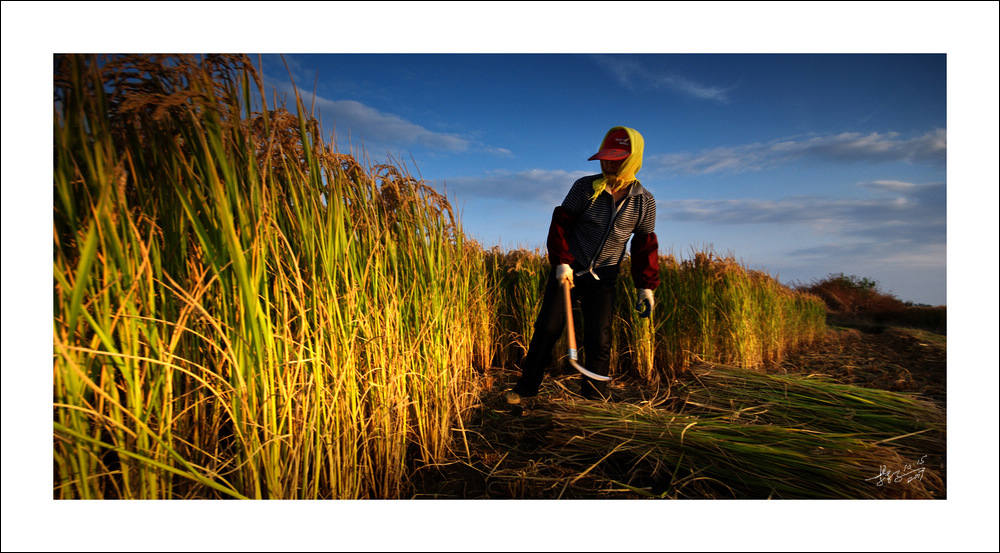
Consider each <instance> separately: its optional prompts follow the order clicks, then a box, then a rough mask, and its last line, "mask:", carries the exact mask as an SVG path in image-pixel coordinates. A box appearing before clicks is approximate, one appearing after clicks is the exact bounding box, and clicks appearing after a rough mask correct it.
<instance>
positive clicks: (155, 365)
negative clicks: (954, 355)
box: [52, 55, 943, 499]
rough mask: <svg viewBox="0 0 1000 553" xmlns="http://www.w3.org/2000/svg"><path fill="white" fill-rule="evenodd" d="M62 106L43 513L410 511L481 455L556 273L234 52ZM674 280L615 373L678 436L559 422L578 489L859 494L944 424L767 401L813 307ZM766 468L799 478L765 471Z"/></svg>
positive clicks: (819, 313) (736, 279)
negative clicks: (49, 485)
mask: <svg viewBox="0 0 1000 553" xmlns="http://www.w3.org/2000/svg"><path fill="white" fill-rule="evenodd" d="M54 84H55V90H56V101H55V103H54V108H55V109H54V112H55V113H54V158H53V163H54V165H53V174H54V179H53V180H54V188H53V191H54V205H53V285H54V286H53V299H54V306H55V308H54V313H53V380H52V384H53V497H54V498H56V499H112V498H127V499H195V498H198V499H201V498H204V499H216V498H218V499H221V498H238V499H278V498H280V499H364V498H403V497H410V496H411V495H412V490H413V478H414V475H415V474H417V473H418V472H419V471H420V470H421V469H422V468H424V467H429V466H434V465H437V464H440V463H444V462H446V461H447V460H449V459H452V458H453V457H454V456H455V455H456V454H461V453H463V452H464V453H465V454H466V455H467V456H468V454H469V448H470V438H469V436H470V433H469V432H468V431H467V428H468V426H469V423H470V417H471V416H472V413H473V409H472V408H473V406H474V405H477V404H478V402H479V398H480V397H481V395H482V394H483V393H484V389H485V384H484V383H487V382H489V379H490V378H491V375H492V374H494V373H495V372H496V371H497V370H498V369H508V370H509V369H510V368H511V367H515V366H516V363H517V362H518V361H519V359H520V357H521V356H522V355H523V353H524V350H525V348H526V347H527V344H528V342H529V341H530V338H531V331H532V324H533V322H534V316H535V314H536V313H537V310H538V309H539V304H540V299H541V294H542V290H543V289H544V283H545V280H546V278H547V277H548V263H547V261H546V260H545V257H544V255H543V254H542V252H538V251H535V252H528V251H521V250H516V251H507V252H504V251H499V250H497V249H495V248H494V249H484V248H483V247H482V246H481V245H479V244H477V243H474V242H472V241H470V240H468V239H467V238H466V237H465V235H464V233H463V231H462V224H461V221H460V220H459V219H458V218H457V217H456V216H455V214H454V213H453V211H452V209H451V206H450V204H449V202H448V199H447V198H445V197H443V196H441V195H440V194H439V193H437V192H436V191H435V190H434V189H433V188H432V187H430V186H428V185H427V184H426V183H425V182H424V181H422V180H420V179H417V178H414V177H413V176H411V173H410V170H409V169H408V168H407V167H406V166H405V165H404V164H402V163H398V162H397V161H396V160H391V159H390V160H388V162H386V163H372V162H370V161H369V160H368V159H367V157H366V156H365V154H364V153H363V152H349V153H342V152H340V151H339V150H338V149H337V147H336V144H331V143H327V142H325V141H324V139H323V137H322V135H321V132H320V127H319V123H318V121H316V120H315V119H314V118H313V117H312V116H311V115H310V108H309V107H308V106H305V105H303V104H302V102H301V101H299V100H298V99H297V98H296V99H295V105H293V106H290V107H289V106H284V105H280V104H278V103H277V99H276V98H269V97H268V96H267V94H266V93H265V90H264V88H263V86H262V84H261V81H260V79H259V78H258V76H257V72H256V70H255V68H254V66H253V64H252V63H251V61H250V60H249V59H248V58H246V57H245V56H223V55H215V56H205V57H194V56H171V57H169V58H168V57H158V56H144V57H140V56H120V57H116V58H112V59H107V60H100V59H98V58H97V57H92V56H75V55H73V56H57V57H56V72H55V83H54ZM661 261H662V263H661V265H662V266H661V279H662V284H661V285H660V287H659V288H658V289H657V290H656V309H655V311H654V315H653V317H651V318H650V319H639V318H637V317H636V315H635V311H634V310H633V309H632V305H633V304H634V299H635V298H634V294H635V290H634V289H633V288H632V286H631V285H630V284H629V285H626V286H622V287H620V297H619V301H618V305H619V309H618V314H617V315H616V319H615V323H614V332H615V342H614V346H613V352H612V367H613V374H614V375H616V376H619V377H622V378H630V379H634V380H635V382H637V383H640V384H643V385H649V386H658V387H663V389H666V390H671V391H672V393H674V395H675V396H677V397H680V396H681V395H682V394H683V395H684V397H686V398H687V399H686V402H685V403H684V404H683V405H681V404H678V405H679V406H680V407H682V408H683V409H682V411H683V412H676V413H668V412H664V411H663V409H662V408H660V409H659V410H655V411H650V410H649V409H645V408H639V407H637V406H630V405H619V404H615V405H611V404H609V405H603V406H600V405H582V404H581V405H577V404H576V403H573V402H568V403H566V404H565V405H563V406H561V407H560V406H556V407H554V408H553V410H551V411H546V413H547V414H546V415H545V416H546V420H547V421H548V422H547V423H546V424H549V425H550V426H551V428H552V433H551V434H550V436H549V439H551V440H552V443H553V444H563V445H562V446H560V447H557V448H556V449H558V451H560V452H561V453H558V455H563V456H565V457H566V458H567V462H568V463H569V465H570V466H572V462H571V461H573V460H580V459H590V458H591V457H592V456H593V455H595V454H596V455H597V458H598V459H600V458H601V457H602V456H604V455H608V454H609V452H612V451H613V452H615V454H616V455H617V454H620V453H623V452H626V451H628V452H631V453H630V455H634V456H637V458H636V459H634V460H633V461H630V462H634V463H637V464H636V466H643V467H645V468H643V469H642V470H643V471H645V473H648V475H649V477H650V478H654V479H656V478H661V477H662V476H663V474H665V473H663V472H662V471H663V470H664V467H667V466H670V467H672V468H671V470H672V471H673V472H671V473H670V474H671V475H672V476H671V478H674V479H676V478H681V477H683V478H687V479H689V480H686V481H685V482H688V481H690V482H694V480H691V479H701V478H702V477H700V476H693V475H696V474H702V472H704V474H705V475H707V476H705V478H707V479H711V481H712V482H715V483H721V484H718V485H715V484H713V485H712V486H708V485H707V484H706V485H702V484H697V485H695V484H692V485H690V486H687V487H686V488H685V489H686V490H697V491H698V493H705V494H709V493H721V492H719V489H721V488H719V487H718V486H719V485H722V486H723V487H725V486H729V488H727V489H730V488H732V487H733V486H734V484H726V482H727V479H730V478H735V479H736V480H738V481H739V482H742V483H744V484H746V485H747V486H749V492H747V493H751V494H753V493H764V492H763V491H762V490H763V489H764V488H765V487H766V486H764V485H763V484H761V482H762V481H763V480H768V481H771V482H774V481H778V482H785V483H787V486H786V487H784V488H782V489H779V490H777V491H775V490H774V489H771V492H773V493H776V494H778V495H781V494H785V495H786V496H796V497H797V495H796V493H793V490H795V489H797V488H795V486H796V485H801V482H800V481H794V480H792V476H791V473H784V472H780V470H782V469H781V467H782V466H784V467H787V468H788V470H789V471H793V470H797V469H798V468H801V464H802V463H808V462H809V461H808V459H809V458H808V455H807V453H808V452H809V451H819V450H818V449H816V448H822V449H823V450H825V451H830V452H831V454H830V455H828V456H824V457H822V460H823V462H824V463H827V464H826V465H824V467H825V468H830V469H831V470H832V471H833V473H835V474H842V475H843V478H844V479H845V480H850V481H853V480H852V479H855V477H856V476H857V475H858V474H857V472H856V471H854V472H852V470H854V469H852V468H851V467H852V466H854V465H856V464H858V463H861V462H868V461H871V460H873V459H890V458H891V459H898V457H892V455H898V453H896V450H895V449H893V447H894V446H895V445H896V444H895V443H892V440H893V439H897V443H900V444H902V443H903V442H904V441H905V442H907V443H912V444H915V445H916V446H918V447H919V446H921V445H924V444H922V443H921V442H920V441H919V440H920V439H922V437H923V438H926V436H924V435H923V432H924V431H925V430H927V429H931V430H934V429H938V428H939V427H940V426H941V425H943V418H942V417H941V416H940V414H939V413H938V412H936V411H935V409H934V407H933V406H931V405H924V404H922V403H919V402H917V403H915V401H917V400H911V399H910V398H903V397H901V396H898V395H893V394H888V393H886V394H875V393H874V392H869V391H864V390H863V389H857V388H856V387H847V388H844V387H838V386H837V385H834V384H832V383H829V382H824V381H819V380H803V379H786V380H780V379H778V380H776V379H773V378H770V377H766V376H765V375H764V374H763V367H765V366H766V365H768V364H771V363H774V362H776V361H779V360H781V359H782V358H783V356H785V355H786V354H787V353H788V352H790V351H794V350H796V349H799V348H802V347H806V346H808V345H809V344H811V343H812V342H814V341H815V340H817V339H819V338H820V337H822V336H823V334H824V332H825V331H826V326H825V308H824V305H823V302H822V301H821V300H820V299H818V298H816V297H815V296H811V295H809V294H806V293H803V292H797V291H793V290H790V289H789V288H787V287H785V286H783V285H781V284H779V283H778V282H777V281H776V280H774V279H773V278H771V277H770V276H768V275H766V274H764V273H760V272H756V271H751V270H748V269H746V268H744V267H742V266H741V265H740V264H739V263H737V262H736V261H735V260H734V259H733V258H732V257H729V256H725V257H720V256H718V255H717V254H715V253H714V252H711V251H696V252H692V256H691V258H690V259H687V260H678V259H675V257H674V256H673V255H664V256H663V257H662V258H661ZM623 274H628V273H627V270H626V271H623ZM558 347H560V346H558V345H557V348H558ZM563 349H565V348H563ZM582 354H583V355H584V356H585V355H586V352H585V351H583V352H582ZM704 362H710V363H716V364H721V365H725V366H727V367H729V368H727V369H721V370H719V371H715V372H712V373H711V374H701V373H698V372H697V371H695V370H694V368H695V367H697V366H700V364H701V363H704ZM692 377H694V378H692ZM694 383H699V384H700V385H695V384H694ZM844 402H846V403H844ZM848 409H849V410H851V412H852V413H854V414H856V415H857V416H855V417H853V419H852V420H853V421H855V422H854V423H848V422H845V421H844V420H843V419H844V417H842V416H839V415H842V414H843V412H845V411H844V410H848ZM751 412H752V413H754V414H755V415H754V416H755V418H754V420H753V422H752V424H749V425H748V424H745V421H736V420H734V419H733V417H734V416H735V414H742V415H743V416H747V414H748V413H751ZM616 421H617V422H616ZM622 421H628V422H627V423H623V422H622ZM619 423H622V424H619ZM904 434H909V435H908V436H905V437H902V436H903V435H904ZM681 439H683V440H685V441H684V442H683V443H684V444H685V447H691V448H694V449H692V450H690V452H689V453H685V454H684V455H683V459H680V458H677V457H676V456H675V452H674V450H675V447H674V445H675V444H674V440H681ZM664 440H668V441H666V442H665V441H664ZM889 444H892V445H891V446H890V445H889ZM786 446H788V447H786ZM553 447H556V446H555V445H554V446H553ZM637 447H638V448H639V449H636V448H637ZM685 451H687V450H685ZM803 452H806V453H803ZM848 452H851V453H848ZM859 452H860V453H859ZM768 455H771V456H772V457H768ZM775 455H778V456H779V457H773V456H775ZM852 455H854V457H851V456H852ZM780 456H784V457H780ZM887 456H888V457H887ZM849 457H851V458H852V459H853V461H852V460H850V459H848V458H849ZM737 458H739V459H737ZM725 459H730V460H733V461H734V462H735V463H737V464H738V465H739V466H740V467H742V468H740V469H738V470H737V469H734V468H733V466H735V465H732V464H727V463H726V462H724V460H725ZM767 459H771V460H772V461H773V460H774V459H786V461H783V462H784V463H785V464H784V465H780V466H778V465H775V466H774V467H772V468H773V471H774V472H769V473H766V474H756V475H754V474H752V473H753V469H752V468H748V467H759V466H760V465H761V464H762V463H763V464H767V462H770V461H767V462H765V461H766V460H767ZM737 461H738V462H737ZM649 463H652V465H650V466H646V465H648V464H649ZM796 463H799V464H796ZM650 467H651V468H650ZM719 467H722V468H719ZM583 468H585V467H583ZM716 469H717V470H716ZM581 470H583V469H581ZM713 471H714V472H713ZM645 473H644V474H645ZM734 475H738V476H735V477H734ZM754 478H756V479H757V480H754ZM736 480H733V481H736ZM697 481H698V482H708V480H697ZM753 482H757V484H753ZM859 486H862V487H863V486H864V484H859ZM670 489H671V490H674V491H672V492H669V493H666V494H661V496H663V497H690V496H692V495H691V494H690V493H689V492H687V491H686V492H684V493H678V492H677V488H676V486H674V487H671V488H670ZM820 490H821V491H818V492H817V493H818V494H819V495H820V496H823V495H825V494H832V495H836V494H834V492H833V491H831V490H829V489H827V490H826V491H822V490H823V488H820ZM851 490H854V491H851ZM855 492H857V493H855ZM840 493H841V494H843V493H847V494H849V495H850V496H851V497H865V495H864V492H863V491H857V490H856V489H855V488H849V489H847V490H846V491H842V492H840ZM928 493H929V492H928Z"/></svg>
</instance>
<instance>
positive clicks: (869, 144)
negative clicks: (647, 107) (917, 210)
mask: <svg viewBox="0 0 1000 553" xmlns="http://www.w3.org/2000/svg"><path fill="white" fill-rule="evenodd" d="M947 149H948V146H947V131H946V130H945V129H936V130H934V131H931V132H928V133H925V134H923V135H921V136H918V137H916V138H912V139H908V140H907V139H901V138H899V134H898V133H892V132H890V133H886V134H880V133H870V134H862V133H841V134H838V135H834V136H817V137H811V138H803V139H798V140H775V141H772V142H769V143H754V144H746V145H742V146H734V147H728V148H713V149H710V150H702V151H701V152H696V153H689V152H682V153H675V154H662V155H656V156H649V157H648V158H647V159H648V163H650V165H655V166H657V167H658V168H661V169H666V170H668V171H670V172H673V173H685V174H697V175H703V174H709V173H718V172H730V173H737V172H743V171H759V170H762V169H767V168H770V167H774V166H777V165H780V164H783V163H788V162H790V161H792V160H796V159H800V158H813V159H820V160H827V161H841V162H843V161H856V162H871V163H885V162H894V161H905V162H909V163H935V164H944V162H945V160H946V156H947Z"/></svg>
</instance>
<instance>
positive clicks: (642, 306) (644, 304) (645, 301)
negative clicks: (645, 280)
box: [635, 288, 656, 318]
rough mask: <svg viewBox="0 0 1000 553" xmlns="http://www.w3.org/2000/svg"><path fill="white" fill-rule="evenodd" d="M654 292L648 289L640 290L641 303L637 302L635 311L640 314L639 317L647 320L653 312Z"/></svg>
mask: <svg viewBox="0 0 1000 553" xmlns="http://www.w3.org/2000/svg"><path fill="white" fill-rule="evenodd" d="M654 303H656V302H654V301H653V291H652V290H650V289H648V288H640V289H639V301H637V302H635V310H636V311H638V312H639V317H641V318H646V317H648V316H649V314H650V313H652V312H653V304H654Z"/></svg>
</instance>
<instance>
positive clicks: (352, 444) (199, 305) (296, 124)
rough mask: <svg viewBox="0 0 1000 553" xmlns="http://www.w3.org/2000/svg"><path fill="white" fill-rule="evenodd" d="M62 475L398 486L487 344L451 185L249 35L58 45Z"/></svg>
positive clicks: (169, 493) (339, 491)
mask: <svg viewBox="0 0 1000 553" xmlns="http://www.w3.org/2000/svg"><path fill="white" fill-rule="evenodd" d="M56 62H57V63H56V65H57V69H56V76H55V84H56V102H55V118H54V127H55V133H54V138H55V144H54V147H55V157H54V192H55V194H54V196H55V205H54V234H53V235H54V259H53V280H54V299H55V302H54V303H55V313H54V318H53V356H54V365H53V394H54V408H55V410H54V426H53V428H54V462H55V469H56V470H55V482H54V496H55V497H57V498H107V497H120V498H183V497H199V498H200V497H248V498H354V497H400V496H403V495H405V493H404V490H405V488H406V475H407V471H408V469H409V466H410V465H412V464H414V463H432V462H436V461H439V460H440V459H442V458H443V457H444V455H445V454H446V453H447V451H448V448H449V447H450V442H451V433H452V430H451V429H452V428H453V427H456V426H461V418H460V417H461V413H462V411H463V409H464V408H465V406H467V405H468V403H469V401H470V395H471V394H472V393H473V386H474V380H473V379H472V378H471V377H470V373H471V371H472V370H473V368H474V366H475V364H476V363H477V362H478V363H480V366H482V363H483V360H484V359H486V358H487V356H488V350H489V349H490V347H491V340H490V335H489V333H490V332H491V329H490V327H489V326H488V325H485V324H484V323H483V321H484V320H487V321H488V320H489V319H488V318H484V317H483V315H482V314H483V313H484V312H485V310H486V306H485V305H484V304H483V302H484V301H485V300H484V299H483V297H484V296H485V294H484V293H483V292H484V289H483V286H482V283H480V282H477V281H476V280H475V279H474V278H473V275H475V274H480V273H481V271H482V263H483V262H482V259H481V258H480V257H478V256H477V255H476V250H475V249H474V248H469V247H467V244H466V243H465V241H464V235H463V233H462V230H461V226H460V223H459V222H458V221H456V220H455V219H454V217H453V215H452V213H451V209H450V206H449V205H448V202H447V200H446V199H445V198H443V197H442V196H440V195H439V194H437V193H436V192H435V191H434V190H433V189H431V188H430V187H429V186H427V185H426V184H424V183H423V182H422V181H419V180H417V179H414V178H412V177H411V176H409V174H408V172H407V171H406V170H405V168H404V167H402V166H401V165H400V164H398V163H393V164H378V165H374V166H371V165H369V166H365V165H363V164H362V162H359V161H358V160H357V157H358V156H355V155H350V154H341V153H339V152H337V151H336V150H335V148H334V146H333V145H327V144H325V143H324V142H323V140H322V138H321V136H320V135H319V126H318V124H317V122H316V121H315V119H313V118H312V117H311V116H310V115H309V114H308V112H307V111H306V109H305V107H304V106H303V105H302V104H301V102H299V101H298V100H297V99H296V105H295V106H294V109H295V111H296V113H295V114H292V113H291V112H289V111H287V110H285V108H284V107H283V106H278V105H273V106H266V105H261V106H257V108H256V109H255V107H254V106H253V105H252V104H253V98H260V99H261V100H260V101H261V104H266V101H264V99H265V98H266V96H265V94H264V91H263V88H262V86H261V85H260V81H259V79H258V78H257V74H256V71H255V70H254V68H253V66H252V64H251V63H250V62H249V60H248V59H246V58H245V57H243V56H205V57H201V58H196V57H194V56H169V57H167V56H164V57H159V56H114V57H109V58H107V59H98V58H97V57H92V56H59V57H57V59H56Z"/></svg>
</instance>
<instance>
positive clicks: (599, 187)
mask: <svg viewBox="0 0 1000 553" xmlns="http://www.w3.org/2000/svg"><path fill="white" fill-rule="evenodd" d="M617 130H624V131H625V132H626V133H628V138H629V141H630V142H631V143H632V153H631V154H629V156H628V157H627V158H625V163H622V166H621V168H620V169H618V179H619V182H621V183H622V184H628V183H630V182H632V181H634V180H635V174H636V173H638V172H639V169H641V168H642V147H643V142H642V135H641V134H639V131H637V130H635V129H630V128H628V127H620V126H619V127H612V128H611V130H609V131H608V132H607V133H606V134H605V135H604V138H602V139H601V145H600V146H598V150H600V149H601V148H603V147H604V141H605V140H606V139H607V138H608V135H609V134H611V133H612V132H614V131H617ZM607 184H608V179H607V178H606V177H605V176H604V175H601V176H600V177H599V178H598V179H597V180H595V181H594V195H593V196H591V197H590V199H591V200H594V199H596V198H597V197H598V196H600V195H601V192H603V191H604V189H605V188H606V187H607Z"/></svg>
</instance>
